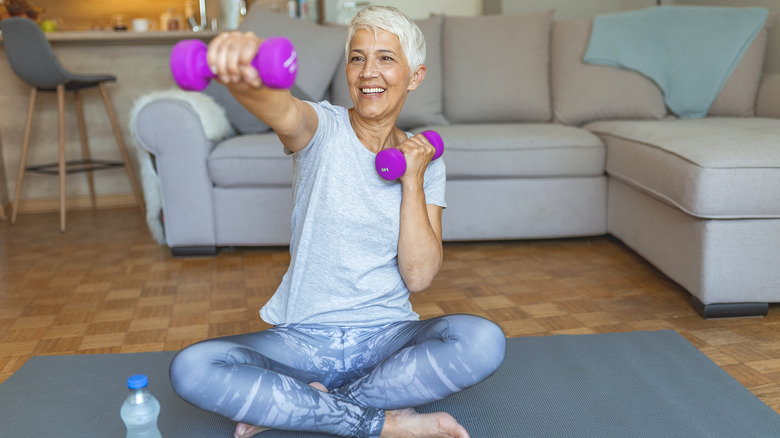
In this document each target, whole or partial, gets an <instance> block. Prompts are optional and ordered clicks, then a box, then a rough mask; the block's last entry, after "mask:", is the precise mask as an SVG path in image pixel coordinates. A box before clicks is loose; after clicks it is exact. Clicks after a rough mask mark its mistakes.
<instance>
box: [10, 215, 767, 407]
mask: <svg viewBox="0 0 780 438" xmlns="http://www.w3.org/2000/svg"><path fill="white" fill-rule="evenodd" d="M288 262H289V255H288V252H287V249H286V248H251V249H247V248H245V249H236V250H226V251H222V252H221V253H220V254H219V256H217V257H213V258H189V259H174V258H172V257H171V255H170V253H169V251H168V249H167V248H165V247H160V246H158V245H157V244H156V243H155V242H154V241H153V240H152V238H151V236H150V234H149V232H148V231H147V229H146V228H145V223H144V222H143V219H142V218H141V215H140V214H139V213H138V211H137V210H136V209H117V210H101V211H98V212H92V211H81V212H69V216H68V230H67V232H66V233H65V234H61V233H60V232H59V227H58V216H57V215H56V214H34V215H20V216H19V219H18V221H17V224H16V225H10V224H9V223H8V222H4V221H0V382H2V381H4V380H5V379H7V378H8V377H9V376H10V375H11V374H12V373H13V372H14V371H15V370H17V369H18V368H19V367H20V366H22V365H23V364H24V362H25V361H26V360H27V359H29V358H30V357H31V356H33V355H47V354H92V353H124V352H138V351H160V350H176V349H180V348H182V347H184V346H186V345H189V344H191V343H193V342H195V341H198V340H201V339H204V338H207V337H213V336H221V335H229V334H234V333H242V332H247V331H255V330H262V329H264V328H266V327H267V325H266V324H264V323H263V322H262V321H260V319H259V317H258V314H257V311H258V309H259V308H260V307H261V306H262V305H263V303H265V301H266V300H268V298H269V297H270V296H271V294H272V293H273V292H274V290H275V288H276V286H277V284H278V283H279V281H280V280H281V278H282V275H283V274H284V271H285V269H286V267H287V264H288ZM688 300H689V296H688V294H687V293H686V292H685V291H684V290H683V289H681V288H680V287H679V286H678V285H676V284H675V283H673V282H672V281H670V280H669V279H668V278H666V277H665V276H664V275H663V274H661V273H659V272H658V271H657V270H656V269H654V268H653V267H652V266H650V265H648V264H647V263H646V262H645V261H644V260H643V259H642V258H640V257H639V256H637V255H636V254H635V253H633V252H632V251H631V250H629V249H627V248H626V247H624V246H623V245H622V244H621V243H619V242H618V241H617V240H615V239H613V238H610V237H597V238H589V239H564V240H545V241H524V242H500V243H457V244H446V245H445V260H444V266H443V268H442V270H441V273H440V274H439V276H438V278H437V280H436V281H435V283H434V285H433V286H432V287H431V288H430V289H429V290H427V291H425V292H422V293H420V294H416V295H414V296H413V304H414V307H415V310H416V311H417V312H418V313H420V315H421V316H422V317H432V316H436V315H441V314H443V313H453V312H469V313H474V314H479V315H483V316H486V317H488V318H491V319H492V320H494V321H496V322H497V323H498V324H500V325H501V327H503V329H504V331H505V332H506V334H507V336H546V335H554V334H588V333H604V332H627V331H635V330H661V329H672V330H676V331H677V332H678V333H680V334H681V335H683V336H684V337H685V338H687V339H688V340H689V341H690V342H691V343H693V344H694V345H695V346H696V347H698V348H699V349H700V350H701V351H702V352H704V353H705V354H706V355H707V356H709V357H710V358H711V359H712V360H713V361H714V362H715V363H717V364H718V365H720V366H721V367H722V368H723V369H725V370H726V371H727V372H728V373H730V374H731V375H732V376H734V378H736V379H737V380H738V381H739V382H740V383H742V384H743V385H744V386H745V387H746V388H747V389H749V390H750V391H751V392H753V393H754V394H755V395H756V396H758V397H759V398H760V399H761V400H763V401H764V402H765V403H766V404H768V405H769V406H771V407H772V408H773V409H774V410H775V411H777V412H780V308H779V307H777V306H774V305H773V306H770V311H769V315H768V316H766V317H764V318H742V319H725V320H704V319H702V318H701V317H700V316H699V315H698V314H696V312H695V311H694V310H693V309H692V308H691V306H690V305H689V302H688Z"/></svg>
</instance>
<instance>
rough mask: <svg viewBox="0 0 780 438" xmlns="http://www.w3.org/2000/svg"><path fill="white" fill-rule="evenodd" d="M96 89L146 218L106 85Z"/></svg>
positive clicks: (140, 194)
mask: <svg viewBox="0 0 780 438" xmlns="http://www.w3.org/2000/svg"><path fill="white" fill-rule="evenodd" d="M98 87H99V88H100V95H101V96H103V104H104V105H105V106H106V112H107V113H108V118H109V119H110V120H111V128H112V129H113V130H114V137H116V144H117V146H118V147H119V153H120V154H122V161H124V162H125V170H126V171H127V177H128V179H130V185H131V186H132V187H133V193H135V200H136V201H137V202H138V207H139V208H140V209H141V215H142V216H144V217H146V208H145V206H144V198H143V195H142V192H141V186H139V185H138V181H136V179H135V174H134V173H133V165H132V161H130V154H128V153H127V148H126V147H125V140H124V138H123V137H122V130H121V129H120V128H119V123H118V122H117V120H116V114H115V113H114V106H113V105H112V104H111V98H110V97H109V96H108V90H107V89H106V84H105V83H103V82H101V83H100V84H99V85H98Z"/></svg>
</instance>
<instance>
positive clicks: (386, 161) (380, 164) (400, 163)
mask: <svg viewBox="0 0 780 438" xmlns="http://www.w3.org/2000/svg"><path fill="white" fill-rule="evenodd" d="M422 135H423V136H425V138H426V139H427V140H428V141H429V142H430V143H431V145H433V147H434V148H435V149H436V153H435V154H434V155H433V158H431V161H433V160H435V159H437V158H439V157H441V155H442V154H443V153H444V140H442V138H441V136H440V135H439V133H438V132H436V131H423V133H422ZM374 165H375V166H376V171H377V173H378V174H379V176H381V177H382V178H384V179H386V180H388V181H393V180H396V179H398V178H400V177H402V176H403V175H404V173H406V158H405V157H404V154H403V153H402V152H401V151H400V150H398V149H396V148H390V149H384V150H381V151H379V153H378V154H376V159H375V160H374Z"/></svg>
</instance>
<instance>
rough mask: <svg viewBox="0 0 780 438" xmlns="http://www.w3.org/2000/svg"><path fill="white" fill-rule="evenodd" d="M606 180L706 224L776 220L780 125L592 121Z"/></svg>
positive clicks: (740, 121)
mask: <svg viewBox="0 0 780 438" xmlns="http://www.w3.org/2000/svg"><path fill="white" fill-rule="evenodd" d="M585 128H587V129H589V130H591V131H593V132H595V133H597V134H599V135H600V136H601V137H602V138H603V139H604V141H605V143H606V144H607V173H608V174H609V176H610V177H611V178H616V179H618V180H620V181H623V182H625V183H627V184H629V185H631V186H633V187H635V188H637V189H638V190H641V191H643V192H645V193H647V194H649V195H651V196H654V197H656V198H658V199H660V200H662V201H664V202H666V203H668V204H670V205H673V206H675V207H677V208H679V209H681V210H682V211H684V212H686V213H688V214H690V215H692V216H695V217H699V218H706V219H745V218H778V217H780V196H778V193H780V153H778V151H780V120H777V119H764V118H718V117H713V118H705V119H695V120H692V119H686V120H663V121H608V122H595V123H591V124H589V125H586V126H585Z"/></svg>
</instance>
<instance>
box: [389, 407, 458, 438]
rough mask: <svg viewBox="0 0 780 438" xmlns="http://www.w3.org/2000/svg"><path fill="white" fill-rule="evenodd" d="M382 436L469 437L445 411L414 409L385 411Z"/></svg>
mask: <svg viewBox="0 0 780 438" xmlns="http://www.w3.org/2000/svg"><path fill="white" fill-rule="evenodd" d="M381 437H382V438H469V434H468V432H466V429H465V428H464V427H463V426H461V425H460V424H459V423H458V421H457V420H455V418H453V417H452V415H450V414H448V413H446V412H436V413H432V414H418V413H417V412H415V411H414V409H400V410H397V411H385V425H384V427H383V428H382V435H381Z"/></svg>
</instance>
